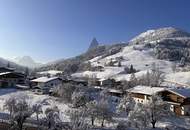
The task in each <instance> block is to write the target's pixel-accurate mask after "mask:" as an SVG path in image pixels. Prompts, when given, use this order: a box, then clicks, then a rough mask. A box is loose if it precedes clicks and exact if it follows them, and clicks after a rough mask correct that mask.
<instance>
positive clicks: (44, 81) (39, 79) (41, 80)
mask: <svg viewBox="0 0 190 130" xmlns="http://www.w3.org/2000/svg"><path fill="white" fill-rule="evenodd" d="M56 79H59V78H58V77H50V78H49V77H40V78H37V79H34V80H32V82H42V83H46V82H49V81H52V80H56Z"/></svg>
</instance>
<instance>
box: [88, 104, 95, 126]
mask: <svg viewBox="0 0 190 130" xmlns="http://www.w3.org/2000/svg"><path fill="white" fill-rule="evenodd" d="M86 106H87V116H88V117H89V118H90V119H91V125H92V126H94V122H95V119H96V118H97V115H98V109H97V102H96V101H91V102H89V103H87V105H86Z"/></svg>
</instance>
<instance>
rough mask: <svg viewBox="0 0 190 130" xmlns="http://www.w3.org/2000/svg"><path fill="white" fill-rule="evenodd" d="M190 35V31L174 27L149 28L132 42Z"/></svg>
mask: <svg viewBox="0 0 190 130" xmlns="http://www.w3.org/2000/svg"><path fill="white" fill-rule="evenodd" d="M177 37H190V33H188V32H185V31H183V30H181V29H176V28H173V27H166V28H159V29H155V30H148V31H146V32H143V33H141V34H140V35H138V36H136V37H135V38H133V39H132V40H131V41H130V43H133V44H134V43H135V44H138V43H143V42H151V41H156V40H160V39H165V38H177Z"/></svg>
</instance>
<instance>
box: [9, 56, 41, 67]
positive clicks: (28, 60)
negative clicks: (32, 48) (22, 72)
mask: <svg viewBox="0 0 190 130" xmlns="http://www.w3.org/2000/svg"><path fill="white" fill-rule="evenodd" d="M13 61H14V62H15V63H17V64H19V65H22V66H26V67H29V68H37V67H40V66H42V65H43V64H42V63H37V62H36V61H34V60H33V59H32V57H30V56H23V57H16V58H15V59H13Z"/></svg>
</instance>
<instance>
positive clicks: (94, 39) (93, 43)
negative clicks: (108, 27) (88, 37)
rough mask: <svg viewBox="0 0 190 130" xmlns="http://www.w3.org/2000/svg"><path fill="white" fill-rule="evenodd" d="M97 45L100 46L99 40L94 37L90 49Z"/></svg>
mask: <svg viewBox="0 0 190 130" xmlns="http://www.w3.org/2000/svg"><path fill="white" fill-rule="evenodd" d="M97 46H99V43H98V41H97V40H96V38H93V39H92V42H91V43H90V46H89V48H88V50H91V49H93V48H96V47H97Z"/></svg>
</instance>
